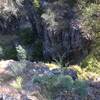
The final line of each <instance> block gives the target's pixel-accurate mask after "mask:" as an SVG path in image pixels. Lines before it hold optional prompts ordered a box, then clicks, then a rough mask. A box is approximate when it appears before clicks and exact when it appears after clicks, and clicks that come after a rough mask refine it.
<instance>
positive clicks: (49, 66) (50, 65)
mask: <svg viewBox="0 0 100 100" xmlns="http://www.w3.org/2000/svg"><path fill="white" fill-rule="evenodd" d="M45 65H46V66H47V67H48V68H49V69H55V68H59V65H58V64H56V63H54V62H52V63H45Z"/></svg>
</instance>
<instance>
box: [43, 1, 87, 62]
mask: <svg viewBox="0 0 100 100" xmlns="http://www.w3.org/2000/svg"><path fill="white" fill-rule="evenodd" d="M42 18H43V27H44V55H45V56H46V57H52V58H53V59H55V58H60V59H62V60H63V59H65V60H66V61H69V62H70V61H71V60H77V59H78V60H79V59H80V57H81V56H82V53H83V50H84V40H86V39H85V38H83V36H82V32H81V28H80V23H79V21H78V20H77V16H76V14H75V9H74V8H73V7H71V6H70V5H69V3H68V2H67V1H56V0H55V1H52V2H50V1H49V2H45V5H44V13H43V14H42ZM86 41H87V40H86Z"/></svg>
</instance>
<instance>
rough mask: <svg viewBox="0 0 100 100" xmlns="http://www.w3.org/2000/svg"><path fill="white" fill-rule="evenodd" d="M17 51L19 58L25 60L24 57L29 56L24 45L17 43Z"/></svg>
mask: <svg viewBox="0 0 100 100" xmlns="http://www.w3.org/2000/svg"><path fill="white" fill-rule="evenodd" d="M16 51H17V58H18V60H24V59H26V58H27V53H26V50H25V49H24V48H23V46H22V45H17V46H16Z"/></svg>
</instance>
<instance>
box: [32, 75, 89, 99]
mask: <svg viewBox="0 0 100 100" xmlns="http://www.w3.org/2000/svg"><path fill="white" fill-rule="evenodd" d="M33 83H38V84H40V85H41V86H43V87H45V88H46V90H47V92H49V93H48V94H50V97H53V96H54V95H55V94H56V93H59V92H61V91H62V92H63V91H72V92H73V93H76V94H78V95H80V96H86V95H87V86H88V85H87V83H86V82H85V81H82V80H76V81H73V79H72V78H71V76H68V75H67V76H64V75H59V76H56V75H54V76H35V77H33ZM42 92H43V91H42Z"/></svg>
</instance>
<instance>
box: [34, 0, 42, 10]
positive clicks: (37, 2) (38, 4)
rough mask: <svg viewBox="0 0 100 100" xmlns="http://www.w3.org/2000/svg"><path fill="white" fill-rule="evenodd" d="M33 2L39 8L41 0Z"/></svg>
mask: <svg viewBox="0 0 100 100" xmlns="http://www.w3.org/2000/svg"><path fill="white" fill-rule="evenodd" d="M33 4H34V6H35V7H36V8H39V7H40V0H34V2H33Z"/></svg>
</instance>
